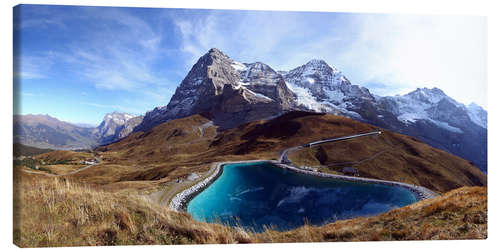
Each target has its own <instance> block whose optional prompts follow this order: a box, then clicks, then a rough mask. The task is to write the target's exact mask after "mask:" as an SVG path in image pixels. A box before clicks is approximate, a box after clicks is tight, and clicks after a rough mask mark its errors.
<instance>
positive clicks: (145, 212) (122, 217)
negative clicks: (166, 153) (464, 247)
mask: <svg viewBox="0 0 500 250" xmlns="http://www.w3.org/2000/svg"><path fill="white" fill-rule="evenodd" d="M14 181H15V182H14V183H15V192H16V194H17V195H16V196H15V197H14V198H15V202H14V204H15V206H16V207H15V208H14V242H15V244H17V245H18V246H21V247H45V246H54V247H55V246H95V245H136V244H139V245H140V244H200V243H201V244H204V243H221V244H226V243H263V242H269V243H270V242H325V241H372V240H430V239H485V238H486V237H487V193H486V188H484V187H463V188H460V189H457V190H453V191H451V192H449V193H446V194H444V195H442V196H440V197H437V198H434V199H430V200H425V201H421V202H418V203H415V204H412V205H410V206H407V207H403V208H400V209H395V210H392V211H390V212H388V213H385V214H382V215H379V216H374V217H368V218H355V219H350V220H342V221H337V222H335V223H331V224H327V225H324V226H310V225H306V226H303V227H300V228H298V229H295V230H291V231H287V232H278V231H273V230H268V231H265V232H263V233H252V232H245V231H243V230H241V229H238V228H231V227H228V226H223V225H219V224H208V223H202V222H198V221H195V220H193V219H192V218H191V216H190V215H189V214H186V213H178V212H174V211H171V210H169V209H167V208H166V207H162V206H159V205H158V204H156V203H154V202H151V201H150V200H149V199H147V198H145V197H144V196H140V195H137V194H118V193H110V192H106V191H103V190H101V189H99V188H96V187H90V186H86V185H81V184H78V183H73V182H70V181H68V180H64V179H62V178H56V177H43V176H40V175H36V176H35V175H33V174H27V173H24V172H22V171H19V170H17V171H16V172H15V179H14Z"/></svg>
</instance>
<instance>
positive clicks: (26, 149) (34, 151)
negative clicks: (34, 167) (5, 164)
mask: <svg viewBox="0 0 500 250" xmlns="http://www.w3.org/2000/svg"><path fill="white" fill-rule="evenodd" d="M13 151H14V157H19V156H34V155H39V154H43V153H47V152H50V151H52V149H47V148H35V147H30V146H26V145H23V144H21V143H14V150H13Z"/></svg>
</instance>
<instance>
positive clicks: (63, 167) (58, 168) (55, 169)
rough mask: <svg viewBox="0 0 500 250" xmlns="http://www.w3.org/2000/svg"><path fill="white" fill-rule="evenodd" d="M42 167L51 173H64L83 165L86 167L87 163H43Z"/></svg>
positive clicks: (71, 171)
mask: <svg viewBox="0 0 500 250" xmlns="http://www.w3.org/2000/svg"><path fill="white" fill-rule="evenodd" d="M43 167H44V168H46V169H48V170H49V171H50V172H51V173H52V174H56V175H65V174H70V173H73V172H75V171H77V170H79V169H82V168H84V167H87V165H70V164H58V165H45V166H43Z"/></svg>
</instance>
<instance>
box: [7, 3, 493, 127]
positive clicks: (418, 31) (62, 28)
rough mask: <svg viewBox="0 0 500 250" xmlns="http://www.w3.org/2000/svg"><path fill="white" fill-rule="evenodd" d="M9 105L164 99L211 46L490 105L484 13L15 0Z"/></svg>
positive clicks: (117, 105) (67, 115) (380, 87)
mask: <svg viewBox="0 0 500 250" xmlns="http://www.w3.org/2000/svg"><path fill="white" fill-rule="evenodd" d="M14 14H15V15H14V39H15V48H14V64H15V67H14V80H15V81H14V84H15V85H14V92H15V95H16V97H19V99H20V101H19V102H18V103H19V106H18V109H17V110H16V112H17V113H21V114H28V113H33V114H49V115H52V116H55V117H57V118H59V119H61V120H65V121H70V122H75V123H91V124H97V123H99V122H100V121H101V120H102V118H103V117H104V115H105V114H106V113H109V112H113V111H115V110H116V111H121V112H129V113H133V114H144V113H145V112H146V111H148V110H151V109H153V108H154V107H156V106H163V105H166V104H168V101H169V100H170V97H171V96H172V95H173V93H174V92H175V88H176V87H177V86H178V85H179V84H180V82H181V81H182V79H183V78H184V76H185V75H186V74H187V72H188V71H189V69H190V68H191V66H192V65H193V64H194V63H195V62H196V60H197V59H198V58H199V57H200V56H202V55H203V54H204V53H206V52H207V51H208V50H209V49H210V48H212V47H216V48H219V49H221V50H222V51H224V52H225V53H226V54H227V55H229V56H230V57H232V58H233V59H235V60H237V61H240V62H255V61H261V62H264V63H267V64H269V65H270V66H271V67H273V68H274V69H276V70H290V69H292V68H294V67H297V66H300V65H302V64H304V63H306V62H307V61H309V60H310V59H313V58H317V59H324V60H325V61H327V62H328V63H329V64H330V65H331V66H334V67H336V68H338V69H339V70H340V71H342V72H343V73H344V74H345V75H346V76H347V78H349V79H350V80H351V82H352V83H353V84H358V85H362V86H365V87H368V88H369V89H370V90H371V91H372V92H373V93H375V94H378V95H394V94H405V93H407V92H409V91H411V90H414V89H415V88H417V87H439V88H441V89H443V90H444V91H445V93H447V94H448V95H450V96H451V97H453V98H455V99H456V100H458V101H460V102H463V103H465V104H469V103H470V102H472V101H473V102H476V103H478V104H479V105H481V106H483V107H484V108H487V92H486V91H487V78H486V77H487V76H486V73H487V72H486V59H487V58H486V57H487V51H486V49H487V46H486V41H487V40H486V39H487V37H486V29H487V27H486V18H484V17H473V16H415V15H396V14H390V15H382V14H373V15H370V14H346V13H318V12H316V13H313V12H283V11H266V12H264V11H227V10H224V11H222V10H195V9H190V10H187V9H151V8H112V7H81V6H80V7H70V6H43V5H22V6H18V7H16V9H15V10H14Z"/></svg>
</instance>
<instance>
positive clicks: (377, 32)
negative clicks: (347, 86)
mask: <svg viewBox="0 0 500 250" xmlns="http://www.w3.org/2000/svg"><path fill="white" fill-rule="evenodd" d="M354 22H356V24H357V25H356V26H357V27H358V30H357V34H358V38H357V39H356V40H355V42H354V43H353V44H352V45H351V46H350V48H349V49H348V50H346V51H345V52H344V53H342V54H340V57H339V59H340V60H339V61H340V63H341V64H342V65H345V66H346V67H347V68H348V69H349V71H350V72H355V74H353V75H352V76H351V80H354V81H355V82H358V83H370V82H378V83H384V84H385V85H387V86H388V88H387V89H385V92H386V93H384V94H395V93H404V92H406V91H408V90H411V89H415V88H417V87H438V88H441V89H443V90H444V91H445V92H446V93H447V94H448V95H450V96H451V97H453V98H456V99H457V100H458V101H461V102H465V103H466V104H468V103H470V102H471V101H473V100H474V101H476V102H478V103H480V104H481V105H482V106H484V107H486V105H487V92H486V88H487V81H486V19H484V18H480V17H466V16H408V15H404V16H403V15H370V16H359V17H358V18H356V19H355V20H354ZM348 77H349V76H348Z"/></svg>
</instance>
